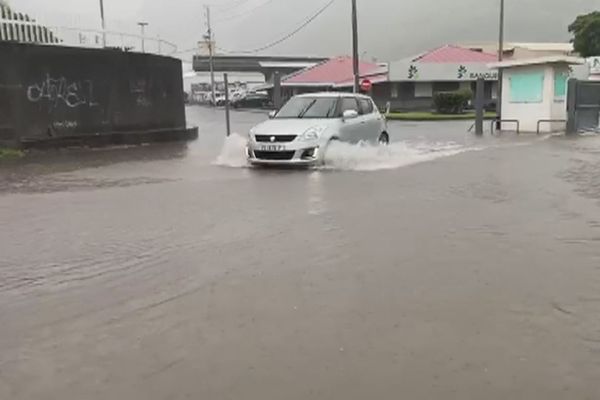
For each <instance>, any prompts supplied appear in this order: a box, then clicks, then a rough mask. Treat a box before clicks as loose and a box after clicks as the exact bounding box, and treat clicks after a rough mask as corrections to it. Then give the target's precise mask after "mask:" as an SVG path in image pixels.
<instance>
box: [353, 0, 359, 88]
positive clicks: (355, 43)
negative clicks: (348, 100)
mask: <svg viewBox="0 0 600 400" xmlns="http://www.w3.org/2000/svg"><path fill="white" fill-rule="evenodd" d="M352 69H353V72H354V93H358V91H359V89H360V71H359V69H358V15H357V11H356V0H352Z"/></svg>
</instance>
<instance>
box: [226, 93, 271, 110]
mask: <svg viewBox="0 0 600 400" xmlns="http://www.w3.org/2000/svg"><path fill="white" fill-rule="evenodd" d="M231 105H232V107H234V108H267V107H269V106H270V105H271V99H270V98H269V95H267V94H266V93H265V94H263V93H248V94H247V95H246V96H243V97H240V98H239V99H236V100H234V101H232V103H231Z"/></svg>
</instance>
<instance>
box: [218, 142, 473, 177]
mask: <svg viewBox="0 0 600 400" xmlns="http://www.w3.org/2000/svg"><path fill="white" fill-rule="evenodd" d="M245 148H246V138H245V137H243V136H241V135H238V134H232V135H231V136H230V137H228V138H226V139H225V142H224V143H223V147H222V149H221V152H220V154H219V156H218V157H217V159H216V161H215V163H214V164H215V165H219V166H224V167H233V168H244V167H247V166H248V163H247V161H246V151H245ZM476 150H480V148H478V147H467V146H464V145H460V144H457V143H454V142H421V143H411V142H395V143H392V144H390V145H389V146H380V145H372V144H366V143H361V144H350V143H343V142H334V143H332V144H331V145H330V146H329V148H328V149H327V153H326V155H325V165H323V166H320V167H318V168H319V169H328V170H343V171H379V170H386V169H396V168H401V167H404V166H408V165H412V164H417V163H421V162H426V161H432V160H435V159H438V158H443V157H450V156H454V155H457V154H460V153H463V152H466V151H476Z"/></svg>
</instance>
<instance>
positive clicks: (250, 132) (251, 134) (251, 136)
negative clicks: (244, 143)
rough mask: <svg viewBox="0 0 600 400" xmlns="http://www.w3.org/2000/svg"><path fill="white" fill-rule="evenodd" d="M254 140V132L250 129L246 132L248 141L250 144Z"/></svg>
mask: <svg viewBox="0 0 600 400" xmlns="http://www.w3.org/2000/svg"><path fill="white" fill-rule="evenodd" d="M253 140H254V131H253V130H252V129H250V131H249V132H248V141H249V142H252V141H253Z"/></svg>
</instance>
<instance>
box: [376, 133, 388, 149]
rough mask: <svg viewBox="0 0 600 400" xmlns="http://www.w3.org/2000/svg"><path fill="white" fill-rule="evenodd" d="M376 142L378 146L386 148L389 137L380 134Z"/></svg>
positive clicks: (385, 134)
mask: <svg viewBox="0 0 600 400" xmlns="http://www.w3.org/2000/svg"><path fill="white" fill-rule="evenodd" d="M378 142H379V144H380V145H383V146H387V145H388V144H390V135H388V134H387V132H382V133H381V135H379V140H378Z"/></svg>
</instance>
